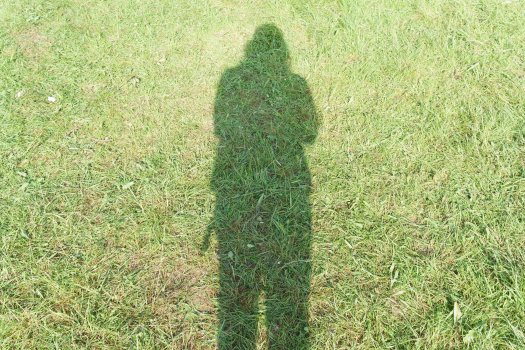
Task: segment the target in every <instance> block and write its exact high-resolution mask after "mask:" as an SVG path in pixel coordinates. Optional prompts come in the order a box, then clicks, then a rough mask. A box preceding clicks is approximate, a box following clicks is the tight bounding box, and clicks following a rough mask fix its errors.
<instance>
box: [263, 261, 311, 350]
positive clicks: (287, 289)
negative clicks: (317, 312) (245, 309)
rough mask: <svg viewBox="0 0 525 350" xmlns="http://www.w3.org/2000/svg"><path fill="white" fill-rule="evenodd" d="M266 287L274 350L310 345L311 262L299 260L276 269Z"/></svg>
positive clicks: (270, 340) (268, 325) (272, 349)
mask: <svg viewBox="0 0 525 350" xmlns="http://www.w3.org/2000/svg"><path fill="white" fill-rule="evenodd" d="M268 282H269V283H268V285H267V287H266V296H267V299H266V321H267V326H266V327H267V330H268V341H269V346H268V348H269V349H270V350H278V349H279V350H285V349H297V350H301V349H309V338H308V294H309V283H310V262H308V261H297V262H290V263H289V264H288V266H286V265H284V266H283V267H282V269H280V270H279V271H275V274H274V276H271V278H270V280H269V281H268Z"/></svg>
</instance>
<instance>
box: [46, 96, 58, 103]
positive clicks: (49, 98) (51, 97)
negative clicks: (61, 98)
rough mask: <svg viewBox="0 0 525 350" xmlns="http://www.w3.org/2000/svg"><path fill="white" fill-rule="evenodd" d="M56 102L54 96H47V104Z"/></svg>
mask: <svg viewBox="0 0 525 350" xmlns="http://www.w3.org/2000/svg"><path fill="white" fill-rule="evenodd" d="M56 101H57V98H56V97H55V96H48V97H47V102H50V103H55V102H56Z"/></svg>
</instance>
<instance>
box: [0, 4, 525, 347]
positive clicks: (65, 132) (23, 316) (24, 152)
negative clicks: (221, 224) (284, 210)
mask: <svg viewBox="0 0 525 350" xmlns="http://www.w3.org/2000/svg"><path fill="white" fill-rule="evenodd" d="M264 23H274V24H275V25H276V26H277V27H279V28H280V29H281V30H282V31H283V33H284V38H285V40H286V43H287V44H288V47H289V50H290V55H291V69H292V71H293V72H294V73H296V74H299V75H300V76H302V77H303V78H305V79H306V81H307V83H308V86H309V88H310V90H311V91H312V95H313V99H314V102H315V105H316V107H317V109H318V110H319V114H320V116H321V118H322V120H321V123H320V128H319V130H318V135H317V138H316V140H315V142H314V143H313V144H312V145H309V146H306V148H305V150H306V151H305V152H306V158H307V160H308V164H309V171H310V173H311V176H312V184H313V187H312V191H311V195H310V201H311V206H312V207H311V208H312V209H311V214H312V254H311V260H312V272H311V285H310V302H309V315H310V316H309V317H310V320H309V327H308V328H309V329H308V331H309V334H310V344H311V347H312V348H313V349H373V348H393V349H403V348H405V349H418V348H419V349H444V348H466V347H467V346H470V348H473V349H492V348H510V349H520V348H523V347H525V336H524V332H525V321H524V320H525V294H524V293H525V291H524V288H525V272H524V269H523V266H524V263H525V253H524V252H525V236H524V229H525V210H524V208H525V103H524V101H525V41H524V38H525V25H523V23H525V3H524V2H523V1H519V0H515V1H510V0H509V1H492V0H490V1H470V0H457V1H405V2H398V1H379V0H377V1H337V2H336V1H333V2H328V1H288V2H284V1H283V2H277V1H238V2H237V1H218V0H216V1H211V0H210V1H123V0H118V1H111V2H103V1H70V0H57V1H52V2H44V1H25V0H17V1H11V2H8V1H4V2H2V4H0V237H1V249H0V348H6V349H11V348H23V349H68V348H86V349H93V348H99V349H124V348H126V349H127V348H135V349H162V348H176V349H213V348H215V347H216V343H217V338H216V337H217V329H218V327H219V325H218V321H219V320H218V316H217V308H218V305H217V300H216V297H217V293H218V288H219V264H218V260H217V258H218V256H217V254H216V252H217V250H216V248H217V240H216V237H215V236H213V235H212V236H211V246H210V249H208V250H207V251H205V252H202V250H201V247H202V242H203V240H204V239H205V235H206V232H207V230H208V228H209V226H210V223H211V222H212V220H213V211H214V203H215V194H214V192H213V190H212V186H211V185H210V181H211V178H212V172H213V166H214V160H215V156H216V147H217V145H218V140H217V138H216V136H215V135H214V121H213V106H214V103H215V97H216V93H217V87H218V83H219V80H220V78H221V76H222V74H223V73H224V71H225V70H226V69H228V68H231V67H234V66H237V65H238V64H239V62H241V60H242V59H243V55H244V47H245V45H246V44H247V42H248V41H249V40H250V38H251V37H252V35H253V33H254V31H255V29H256V28H257V27H258V26H259V25H261V24H264ZM49 97H53V98H54V99H55V101H54V102H53V101H50V100H49ZM454 305H457V308H459V310H460V311H461V317H459V314H458V312H456V316H455V317H454V313H453V310H454ZM261 317H262V316H261ZM259 344H260V347H261V348H263V347H264V345H265V344H267V339H266V338H265V336H264V332H260V339H259Z"/></svg>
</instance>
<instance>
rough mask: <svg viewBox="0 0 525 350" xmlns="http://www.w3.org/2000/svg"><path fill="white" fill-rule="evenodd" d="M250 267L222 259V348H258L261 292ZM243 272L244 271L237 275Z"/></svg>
mask: <svg viewBox="0 0 525 350" xmlns="http://www.w3.org/2000/svg"><path fill="white" fill-rule="evenodd" d="M247 271H249V270H246V267H242V266H234V265H233V264H232V263H230V261H226V262H222V263H221V271H220V280H221V281H220V286H221V287H220V291H219V297H218V300H219V319H220V321H221V324H220V325H219V334H218V342H219V349H220V350H234V349H242V350H251V349H256V341H257V317H258V297H259V293H258V291H257V289H256V286H255V281H254V279H253V278H252V277H253V276H251V274H247ZM236 272H240V274H242V276H241V275H237V274H236Z"/></svg>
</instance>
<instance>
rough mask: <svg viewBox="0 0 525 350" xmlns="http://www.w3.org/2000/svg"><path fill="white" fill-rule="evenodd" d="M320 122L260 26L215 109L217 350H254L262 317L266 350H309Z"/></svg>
mask: <svg viewBox="0 0 525 350" xmlns="http://www.w3.org/2000/svg"><path fill="white" fill-rule="evenodd" d="M318 122H319V117H318V115H317V113H316V109H315V106H314V103H313V100H312V97H311V94H310V91H309V88H308V86H307V83H306V81H305V80H304V79H303V78H301V77H300V76H298V75H296V74H293V73H292V72H291V71H290V67H289V53H288V49H287V46H286V43H285V41H284V39H283V35H282V32H281V31H280V29H279V28H277V27H276V26H275V25H273V24H265V25H262V26H260V27H259V28H258V29H257V30H256V31H255V34H254V36H253V38H252V39H251V40H250V41H249V42H248V44H247V46H246V49H245V57H244V59H243V61H242V62H241V63H240V64H239V65H238V66H236V67H234V68H231V69H228V70H226V71H225V72H224V74H223V75H222V78H221V80H220V83H219V86H218V91H217V95H216V100H215V110H214V130H215V134H216V136H217V137H218V140H219V143H218V147H217V153H216V158H215V164H214V170H213V175H212V176H213V177H212V181H211V184H212V189H213V191H214V192H215V195H216V206H215V213H214V215H215V216H214V221H213V224H212V227H213V228H214V230H215V231H216V233H217V239H218V245H219V247H218V248H219V251H218V254H219V264H220V276H219V279H220V291H219V295H218V303H219V329H218V343H219V349H224V350H232V349H255V348H256V342H257V339H258V338H259V336H258V330H257V329H258V319H259V318H260V317H259V316H260V315H264V316H265V318H266V330H267V333H266V335H263V337H262V339H264V338H266V340H262V341H263V342H267V345H268V348H269V349H286V350H291V349H307V348H309V340H308V295H309V285H310V270H311V262H310V246H311V209H310V202H309V195H310V187H311V184H310V172H309V170H308V165H307V161H306V157H305V154H304V145H305V144H310V143H312V142H313V141H314V139H315V137H316V134H317V128H318ZM260 297H264V303H259V298H260ZM260 304H261V305H263V306H262V307H261V308H262V309H265V310H259V305H260Z"/></svg>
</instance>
